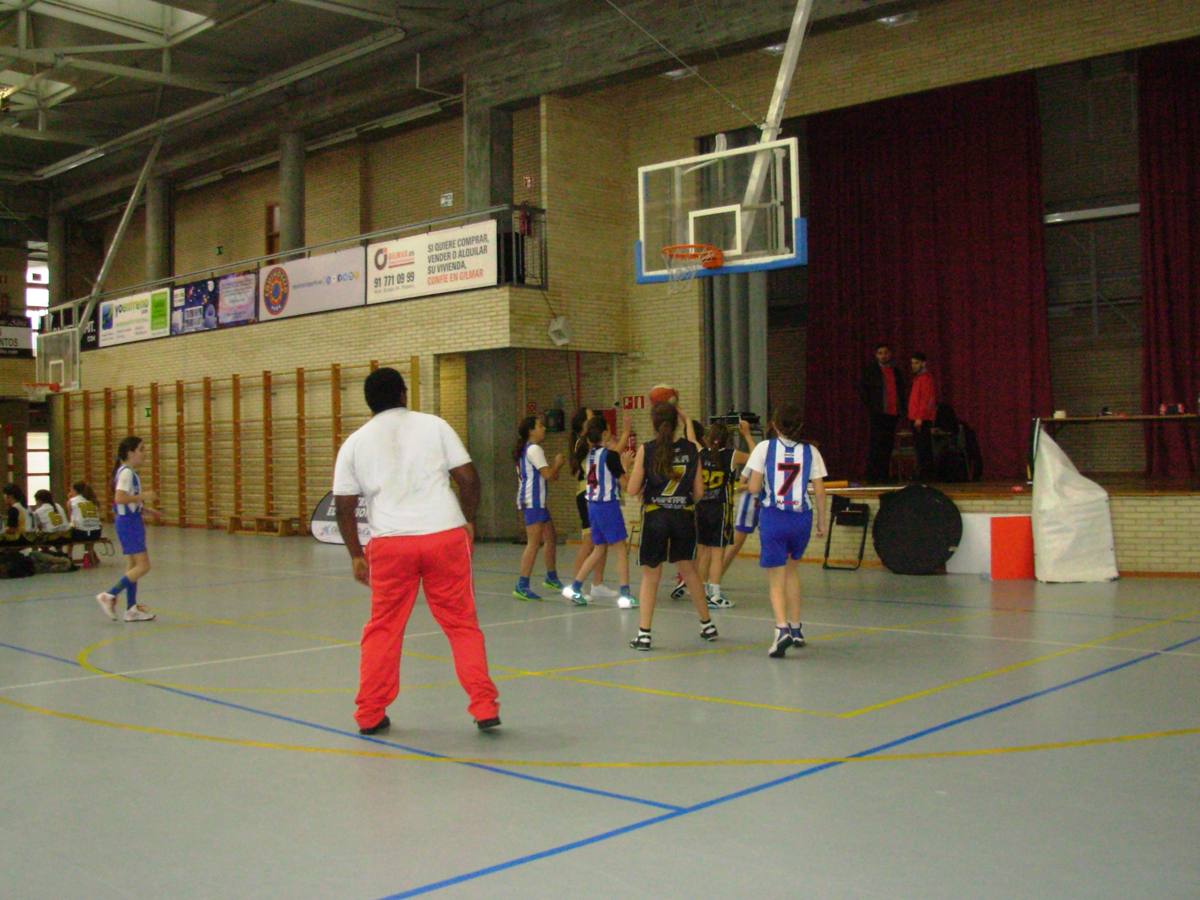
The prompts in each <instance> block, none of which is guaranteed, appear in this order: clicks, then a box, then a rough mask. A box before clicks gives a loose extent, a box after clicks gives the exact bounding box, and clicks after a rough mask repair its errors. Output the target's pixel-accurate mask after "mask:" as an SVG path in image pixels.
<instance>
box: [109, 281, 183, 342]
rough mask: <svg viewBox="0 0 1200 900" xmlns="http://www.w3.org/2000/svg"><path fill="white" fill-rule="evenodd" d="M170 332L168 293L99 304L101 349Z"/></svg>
mask: <svg viewBox="0 0 1200 900" xmlns="http://www.w3.org/2000/svg"><path fill="white" fill-rule="evenodd" d="M170 333H171V290H170V288H162V289H160V290H157V291H151V292H150V293H148V294H134V295H133V296H132V297H122V298H121V299H120V300H105V301H104V302H103V303H101V304H100V346H101V347H115V346H117V345H118V344H129V343H132V342H134V341H146V340H149V339H150V338H157V337H166V336H167V335H169V334H170Z"/></svg>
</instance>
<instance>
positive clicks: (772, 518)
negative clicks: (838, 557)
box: [758, 506, 813, 569]
mask: <svg viewBox="0 0 1200 900" xmlns="http://www.w3.org/2000/svg"><path fill="white" fill-rule="evenodd" d="M812 520H813V514H812V510H811V509H806V510H805V511H804V512H791V511H790V510H784V509H775V508H774V507H772V506H768V507H766V508H764V509H763V511H762V520H761V521H760V523H759V530H758V543H759V545H760V546H761V548H762V552H761V554H760V555H759V558H758V564H759V565H760V566H762V567H763V568H764V569H777V568H779V566H782V565H786V564H787V561H788V559H799V558H800V557H802V556H803V555H804V548H805V547H807V546H808V538H809V535H810V534H811V533H812Z"/></svg>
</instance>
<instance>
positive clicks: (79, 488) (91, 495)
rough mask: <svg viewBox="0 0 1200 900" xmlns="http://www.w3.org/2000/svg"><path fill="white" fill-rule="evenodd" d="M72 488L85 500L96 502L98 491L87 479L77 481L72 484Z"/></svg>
mask: <svg viewBox="0 0 1200 900" xmlns="http://www.w3.org/2000/svg"><path fill="white" fill-rule="evenodd" d="M71 489H72V490H74V491H75V493H77V494H78V495H79V496H80V497H82V498H83V499H84V500H87V501H88V502H90V503H96V502H97V501H96V492H95V491H93V490H92V486H91V485H90V484H88V483H87V482H86V481H77V482H75V483H74V484H73V485H71Z"/></svg>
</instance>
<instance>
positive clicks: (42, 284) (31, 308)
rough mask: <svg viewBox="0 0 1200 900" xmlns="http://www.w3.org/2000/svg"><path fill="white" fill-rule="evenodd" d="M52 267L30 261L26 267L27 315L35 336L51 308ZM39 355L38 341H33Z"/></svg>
mask: <svg viewBox="0 0 1200 900" xmlns="http://www.w3.org/2000/svg"><path fill="white" fill-rule="evenodd" d="M49 285H50V267H49V266H48V265H46V263H44V262H35V261H34V260H30V261H29V264H28V265H27V266H26V267H25V315H26V316H28V317H29V325H30V327H31V329H32V331H33V333H34V334H37V333H38V331H39V330H40V329H41V324H42V317H43V316H44V315H46V309H47V307H49V306H50V287H49ZM33 352H34V354H35V355H36V354H37V339H36V338H35V339H34V341H33Z"/></svg>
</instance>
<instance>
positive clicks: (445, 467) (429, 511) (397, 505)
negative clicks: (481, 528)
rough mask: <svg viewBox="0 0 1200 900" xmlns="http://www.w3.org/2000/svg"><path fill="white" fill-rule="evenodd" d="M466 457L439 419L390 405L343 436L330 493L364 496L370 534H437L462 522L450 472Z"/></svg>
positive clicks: (463, 519)
mask: <svg viewBox="0 0 1200 900" xmlns="http://www.w3.org/2000/svg"><path fill="white" fill-rule="evenodd" d="M470 461H471V457H470V455H469V454H468V453H467V448H466V447H464V446H463V443H462V441H461V440H460V439H459V437H458V435H457V434H455V433H454V429H453V428H451V427H450V425H449V424H448V423H447V422H446V421H445V420H444V419H439V418H438V417H437V416H431V415H428V414H426V413H419V412H413V411H412V410H410V409H405V408H403V407H400V408H397V409H389V410H385V411H384V412H381V413H378V414H377V415H375V416H373V417H372V418H371V420H370V421H369V422H367V423H366V424H365V425H363V426H362V427H361V428H359V429H358V430H357V431H356V432H354V434H352V435H350V437H348V438H346V442H345V443H344V444H342V447H341V449H340V450H338V455H337V463H336V464H335V465H334V467H333V493H334V494H335V495H338V496H342V497H353V496H359V497H362V498H363V499H365V500H366V503H367V524H368V525H369V526H370V528H371V537H373V538H374V537H386V536H388V535H417V534H436V533H437V532H439V531H448V530H450V529H451V528H461V527H462V526H463V525H465V524H466V523H467V520H466V519H465V518H463V514H462V507H460V506H459V505H458V497H457V496H455V493H454V491H453V490H452V489H451V487H450V470H451V469H456V468H458V467H459V466H464V465H466V464H467V463H469V462H470Z"/></svg>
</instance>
